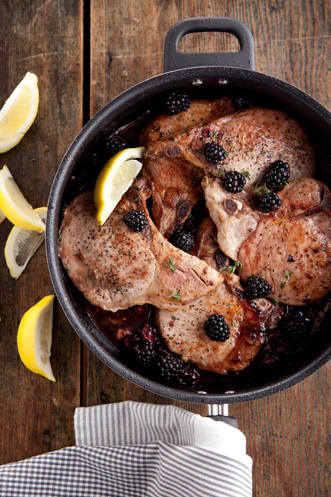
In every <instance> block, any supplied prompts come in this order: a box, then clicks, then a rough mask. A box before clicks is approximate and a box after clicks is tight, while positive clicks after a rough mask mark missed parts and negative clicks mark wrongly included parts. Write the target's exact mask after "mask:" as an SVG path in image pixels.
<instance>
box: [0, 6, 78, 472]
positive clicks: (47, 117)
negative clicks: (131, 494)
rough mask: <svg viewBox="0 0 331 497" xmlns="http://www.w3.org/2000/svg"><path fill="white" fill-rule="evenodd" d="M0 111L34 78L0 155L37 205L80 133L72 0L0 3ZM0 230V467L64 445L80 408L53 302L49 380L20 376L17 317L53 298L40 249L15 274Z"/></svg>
mask: <svg viewBox="0 0 331 497" xmlns="http://www.w3.org/2000/svg"><path fill="white" fill-rule="evenodd" d="M0 37H1V40H0V49H1V50H0V67H1V71H0V106H2V105H3V103H4V101H5V99H6V98H7V97H8V96H9V95H10V93H11V92H12V90H13V89H14V88H15V86H16V85H17V84H18V83H19V82H20V81H21V79H22V78H23V76H24V75H25V73H26V72H27V71H32V72H34V73H35V74H37V76H38V78H39V91H40V105H39V111H38V115H37V118H36V121H35V123H34V124H33V126H32V127H31V129H30V130H29V131H28V133H27V134H26V136H25V137H24V138H23V140H22V141H21V142H20V143H19V144H18V145H17V146H16V147H15V148H14V149H12V150H11V151H9V152H7V153H4V154H1V155H0V161H1V162H0V167H2V166H3V165H4V164H7V166H8V167H9V169H10V171H11V172H12V174H13V176H14V178H15V180H16V181H17V183H18V185H19V187H20V188H21V190H22V192H23V193H24V195H25V196H26V198H27V199H28V201H29V202H30V203H31V204H32V205H33V206H34V207H39V206H42V205H46V204H47V199H48V195H49V191H50V187H51V184H52V181H53V177H54V174H55V171H56V169H57V167H58V164H59V162H60V160H61V157H62V156H63V154H64V152H65V150H66V148H67V147H68V146H69V144H70V142H71V140H72V139H73V138H74V136H75V135H76V134H77V132H78V131H79V129H80V128H81V127H82V2H80V1H78V2H66V1H64V0H63V1H61V0H60V1H50V2H44V1H42V0H40V1H34V2H29V1H25V0H21V1H20V2H19V8H13V4H12V2H9V1H8V2H7V1H5V2H1V6H0ZM11 227H12V226H11V224H10V223H9V221H7V220H5V221H4V222H3V223H2V224H1V226H0V237H1V242H0V248H1V264H0V272H1V276H0V281H1V285H0V292H1V293H0V305H1V307H0V318H1V322H0V364H1V368H0V385H1V386H0V413H1V414H0V433H1V436H0V464H2V463H7V462H12V461H16V460H19V459H24V458H26V457H30V456H33V455H36V454H40V453H42V452H47V451H49V450H55V449H58V448H60V447H62V446H64V445H72V444H73V443H74V436H73V424H72V415H73V410H74V407H76V406H77V405H79V402H80V342H79V340H78V338H77V335H76V334H75V333H74V332H73V331H72V330H71V328H70V326H69V324H68V322H67V320H66V319H65V318H64V316H63V314H62V311H60V310H59V308H58V306H57V305H55V316H54V338H53V347H52V365H53V369H54V374H55V377H56V378H57V382H56V383H55V384H52V383H51V382H50V381H48V380H46V379H45V378H43V377H41V376H38V375H35V374H33V373H31V372H30V371H28V370H27V369H26V368H25V366H24V365H23V364H22V363H21V361H20V359H19V357H18V352H17V345H16V335H17V328H18V324H19V321H20V318H21V317H22V315H23V314H24V312H25V311H27V309H29V308H30V307H31V306H32V305H34V304H36V303H37V301H39V300H40V299H41V298H42V297H44V296H45V295H49V294H52V293H54V292H53V289H52V285H51V282H50V278H49V275H48V269H47V265H46V258H45V248H44V246H42V247H41V248H40V249H39V250H38V252H37V253H36V254H35V256H34V257H33V259H32V260H31V261H30V263H29V265H28V267H27V268H26V270H25V271H24V273H23V274H22V276H21V277H20V278H19V280H14V279H13V278H11V277H10V275H9V271H8V269H7V267H6V264H5V261H4V257H3V250H4V245H5V241H6V238H7V235H8V233H9V231H10V229H11Z"/></svg>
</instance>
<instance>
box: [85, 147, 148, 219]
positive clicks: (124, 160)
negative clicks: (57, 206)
mask: <svg viewBox="0 0 331 497" xmlns="http://www.w3.org/2000/svg"><path fill="white" fill-rule="evenodd" d="M144 150H145V148H144V147H137V148H126V149H124V150H121V151H120V152H118V153H117V154H116V155H114V157H112V158H111V159H109V161H108V162H107V163H106V164H105V166H104V167H103V168H102V170H101V173H100V174H99V176H98V178H97V181H96V183H95V188H94V203H95V206H96V208H97V211H98V212H97V220H98V222H99V223H100V224H101V225H102V224H104V223H105V222H106V220H107V219H108V217H109V216H110V214H111V213H112V212H113V210H114V209H115V207H116V205H117V204H118V202H119V201H120V200H121V198H122V195H123V194H124V193H125V192H126V191H127V190H128V189H129V188H130V186H131V184H132V182H133V180H134V178H135V177H136V176H137V175H138V174H139V172H140V171H141V168H142V163H141V162H139V161H138V160H135V159H141V158H142V156H143V153H144Z"/></svg>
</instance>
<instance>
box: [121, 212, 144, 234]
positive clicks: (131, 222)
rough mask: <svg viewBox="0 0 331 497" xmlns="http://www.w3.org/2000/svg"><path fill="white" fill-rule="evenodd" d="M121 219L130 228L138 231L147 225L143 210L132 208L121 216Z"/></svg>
mask: <svg viewBox="0 0 331 497" xmlns="http://www.w3.org/2000/svg"><path fill="white" fill-rule="evenodd" d="M123 221H124V222H125V224H126V225H127V227H128V228H130V230H132V231H135V232H136V233H139V231H142V230H143V229H145V228H146V226H148V220H147V217H146V215H145V213H144V212H143V211H138V210H135V209H132V210H131V211H130V212H127V213H126V214H124V216H123Z"/></svg>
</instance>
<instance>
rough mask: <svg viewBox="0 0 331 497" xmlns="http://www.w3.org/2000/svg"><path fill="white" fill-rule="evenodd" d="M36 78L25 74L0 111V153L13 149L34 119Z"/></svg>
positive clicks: (37, 98)
mask: <svg viewBox="0 0 331 497" xmlns="http://www.w3.org/2000/svg"><path fill="white" fill-rule="evenodd" d="M38 105H39V90H38V78H37V76H36V75H35V74H33V73H31V72H27V73H26V75H25V77H24V78H23V79H22V81H21V82H20V84H19V85H18V86H17V87H16V88H15V90H14V91H13V93H12V94H11V95H10V97H9V98H8V100H6V102H5V104H4V106H3V107H2V109H1V110H0V153H3V152H7V151H8V150H10V149H11V148H13V147H15V145H17V144H18V142H19V141H20V140H21V139H22V138H23V136H24V135H25V133H26V132H27V131H28V129H29V128H30V126H31V125H32V123H33V121H34V120H35V118H36V115H37V112H38Z"/></svg>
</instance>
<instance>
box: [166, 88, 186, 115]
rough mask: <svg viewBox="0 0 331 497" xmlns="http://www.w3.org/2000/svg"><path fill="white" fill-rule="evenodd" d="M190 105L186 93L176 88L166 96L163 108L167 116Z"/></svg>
mask: <svg viewBox="0 0 331 497" xmlns="http://www.w3.org/2000/svg"><path fill="white" fill-rule="evenodd" d="M190 107H191V102H190V100H189V98H188V95H186V93H184V92H182V91H179V90H176V91H174V92H172V93H170V94H169V95H168V96H167V98H166V101H165V104H164V109H163V110H164V113H165V114H167V115H168V116H174V115H175V114H179V113H180V112H182V111H183V110H187V109H189V108H190Z"/></svg>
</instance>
